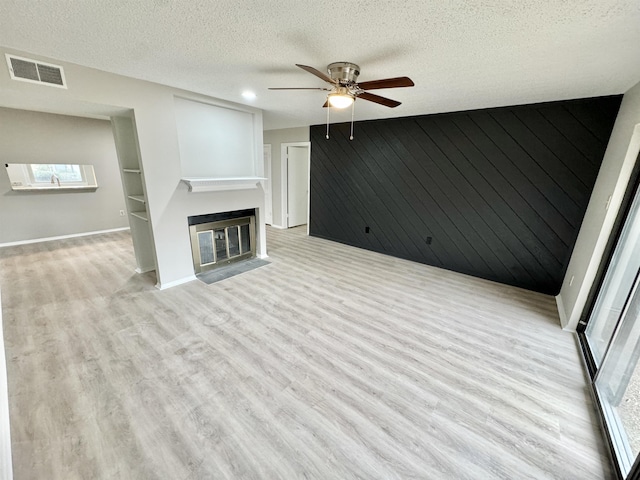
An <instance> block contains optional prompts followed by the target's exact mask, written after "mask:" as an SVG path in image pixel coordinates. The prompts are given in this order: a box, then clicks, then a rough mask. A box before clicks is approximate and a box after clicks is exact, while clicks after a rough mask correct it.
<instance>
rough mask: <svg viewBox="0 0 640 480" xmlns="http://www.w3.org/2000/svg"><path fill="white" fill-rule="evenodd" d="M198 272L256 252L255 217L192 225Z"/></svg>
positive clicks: (193, 250)
mask: <svg viewBox="0 0 640 480" xmlns="http://www.w3.org/2000/svg"><path fill="white" fill-rule="evenodd" d="M189 230H190V233H191V250H192V252H193V266H194V268H195V271H196V273H200V272H204V271H206V270H211V269H213V268H217V267H220V266H223V265H228V264H230V263H233V262H236V261H239V260H244V259H246V258H251V257H253V256H255V217H253V216H251V217H242V218H234V219H232V220H222V221H219V222H209V223H201V224H198V225H192V226H190V227H189Z"/></svg>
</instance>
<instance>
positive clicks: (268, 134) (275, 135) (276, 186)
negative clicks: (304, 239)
mask: <svg viewBox="0 0 640 480" xmlns="http://www.w3.org/2000/svg"><path fill="white" fill-rule="evenodd" d="M308 141H309V127H299V128H284V129H281V130H267V131H265V132H264V143H268V144H271V171H272V173H273V178H272V182H271V191H272V193H273V225H274V226H283V225H284V219H283V218H282V173H281V172H282V158H281V153H280V151H281V148H280V146H281V144H283V143H295V142H308ZM312 148H313V146H312Z"/></svg>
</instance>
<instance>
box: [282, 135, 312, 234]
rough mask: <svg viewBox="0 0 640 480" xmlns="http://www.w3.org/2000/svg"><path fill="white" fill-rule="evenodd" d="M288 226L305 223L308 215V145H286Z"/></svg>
mask: <svg viewBox="0 0 640 480" xmlns="http://www.w3.org/2000/svg"><path fill="white" fill-rule="evenodd" d="M287 185H288V187H287V215H288V222H287V226H288V227H297V226H298V225H306V223H307V218H308V215H309V147H306V146H305V147H287Z"/></svg>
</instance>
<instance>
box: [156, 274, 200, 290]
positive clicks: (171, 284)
mask: <svg viewBox="0 0 640 480" xmlns="http://www.w3.org/2000/svg"><path fill="white" fill-rule="evenodd" d="M194 280H197V279H196V276H195V275H190V276H188V277H184V278H180V279H178V280H174V281H173V282H168V283H157V284H156V288H157V289H158V290H166V289H167V288H171V287H177V286H178V285H182V284H183V283H189V282H192V281H194Z"/></svg>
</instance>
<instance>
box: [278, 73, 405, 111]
mask: <svg viewBox="0 0 640 480" xmlns="http://www.w3.org/2000/svg"><path fill="white" fill-rule="evenodd" d="M296 67H300V68H301V69H303V70H305V71H307V72H309V73H311V74H312V75H315V76H316V77H318V78H320V79H322V80H324V81H325V82H327V83H329V84H330V85H331V88H326V87H324V88H318V87H316V88H304V87H303V88H295V87H294V88H270V89H269V90H324V91H327V92H329V94H328V95H327V101H326V102H325V104H324V105H323V106H324V107H328V106H332V107H335V108H346V107H349V106H351V105H352V104H353V103H354V101H355V99H356V98H361V99H363V100H368V101H369V102H374V103H378V104H380V105H384V106H385V107H390V108H395V107H397V106H398V105H400V102H398V101H396V100H391V99H390V98H385V97H381V96H380V95H374V94H373V93H369V92H367V90H377V89H381V88H398V87H413V86H414V83H413V81H412V80H411V79H410V78H409V77H394V78H385V79H382V80H370V81H368V82H360V83H358V82H357V81H356V80H357V79H358V75H360V67H359V66H358V65H356V64H355V63H350V62H335V63H331V64H329V65H328V66H327V72H328V74H329V75H327V74H325V73H322V72H321V71H320V70H317V69H315V68H313V67H309V66H307V65H300V64H297V63H296Z"/></svg>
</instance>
